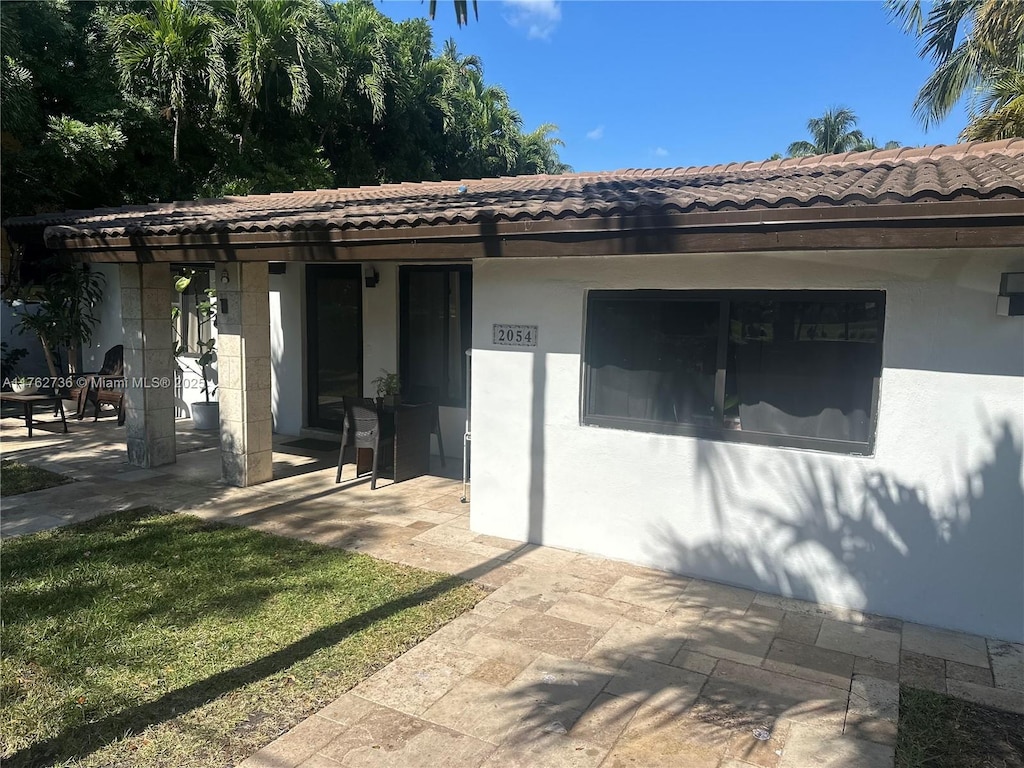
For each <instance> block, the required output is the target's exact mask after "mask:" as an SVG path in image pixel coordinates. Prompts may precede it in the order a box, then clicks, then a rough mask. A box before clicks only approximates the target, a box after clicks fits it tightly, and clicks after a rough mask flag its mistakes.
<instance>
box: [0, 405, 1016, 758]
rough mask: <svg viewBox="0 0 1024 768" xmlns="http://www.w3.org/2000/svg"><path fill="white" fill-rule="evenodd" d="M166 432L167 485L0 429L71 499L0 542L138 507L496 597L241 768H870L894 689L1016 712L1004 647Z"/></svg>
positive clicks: (436, 482)
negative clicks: (362, 557) (240, 466)
mask: <svg viewBox="0 0 1024 768" xmlns="http://www.w3.org/2000/svg"><path fill="white" fill-rule="evenodd" d="M177 427H178V434H177V447H178V457H177V459H178V460H177V463H175V464H170V465H166V466H162V467H160V468H158V469H138V468H136V467H132V466H130V465H129V464H128V463H127V460H126V456H125V450H124V442H123V436H124V433H123V431H121V430H119V429H117V428H116V427H115V426H114V424H113V422H112V421H111V420H101V421H100V422H98V423H96V424H92V423H91V422H73V423H72V424H71V425H70V428H71V433H70V434H68V435H63V434H57V433H50V432H47V431H45V429H46V428H45V427H43V428H40V429H39V430H38V431H37V432H36V435H35V436H34V437H33V438H32V439H31V440H29V439H28V438H27V437H26V436H25V434H24V433H25V430H24V427H23V426H22V425H21V424H20V423H19V422H16V421H14V420H11V419H8V420H4V421H3V422H2V424H0V439H2V441H3V453H4V456H5V457H6V458H17V459H19V460H21V461H23V462H30V463H33V464H38V465H39V466H42V467H44V468H46V469H50V470H52V471H56V472H61V473H64V474H67V475H70V476H72V477H74V478H75V480H76V482H75V483H72V484H69V485H65V486H61V487H57V488H52V489H48V490H44V491H39V492H36V493H33V494H29V495H27V496H20V497H13V498H11V499H9V500H8V499H5V500H4V504H3V507H4V514H3V519H2V522H0V528H2V533H3V536H5V537H6V536H12V535H18V534H23V533H29V532H32V531H36V530H42V529H45V528H49V527H53V526H56V525H63V524H67V523H70V522H74V521H77V520H82V519H88V518H89V517H94V516H96V515H100V514H104V513H106V512H108V511H111V510H113V509H120V508H129V507H135V506H142V505H154V506H158V507H161V508H173V509H179V510H182V511H187V512H189V513H191V514H195V515H198V516H200V517H203V518H206V519H211V520H219V521H223V522H227V523H231V524H238V525H246V526H252V527H255V528H259V529H261V530H265V531H269V532H273V533H277V534H280V535H283V536H292V537H298V538H304V539H309V540H312V541H317V542H320V543H323V544H327V545H329V546H338V547H344V548H347V549H352V550H358V551H361V552H365V553H367V554H370V555H373V556H375V557H379V558H383V559H386V560H389V561H394V562H399V563H405V564H408V565H412V566H417V567H421V568H428V569H431V570H435V571H442V572H446V573H451V574H456V575H459V576H462V577H464V578H467V579H471V580H474V581H477V582H479V583H481V584H483V585H485V586H487V587H489V588H492V589H493V590H494V591H493V592H492V593H491V594H490V595H489V596H488V597H487V598H486V599H485V600H484V601H483V602H481V603H480V604H478V605H477V607H476V608H475V609H473V610H472V611H470V612H468V613H466V614H464V615H463V616H461V617H460V618H458V619H456V620H455V621H453V622H452V623H450V624H449V625H447V626H446V627H445V628H444V629H442V630H441V631H439V632H437V633H435V634H434V635H432V636H431V637H429V638H427V639H426V640H424V641H423V642H422V643H421V644H420V645H418V646H417V647H416V648H414V649H413V650H411V651H409V652H407V653H406V654H405V655H404V656H402V657H400V658H398V659H397V660H396V661H394V662H393V663H391V664H390V665H388V666H387V667H385V668H384V669H382V670H381V671H380V672H378V673H377V674H375V675H374V676H372V677H371V678H369V679H367V680H365V681H364V682H363V683H361V684H360V685H358V686H357V687H356V688H354V689H353V690H352V691H350V692H349V693H347V694H345V695H344V696H342V697H341V698H339V699H338V700H337V701H335V702H334V703H332V704H331V705H329V706H328V707H327V708H325V709H324V710H322V711H321V712H320V713H318V714H317V715H314V716H313V717H311V718H309V719H308V720H306V721H305V722H303V723H301V724H300V725H298V726H297V727H295V728H293V729H292V730H291V731H289V732H288V733H286V734H284V735H283V736H282V737H281V738H279V739H278V740H277V741H275V742H273V743H271V744H270V745H268V746H267V747H266V748H265V749H263V750H261V751H260V752H259V753H257V754H256V755H254V756H253V757H251V758H250V759H249V760H247V761H246V762H245V763H244V764H243V765H245V766H246V768H254V767H255V766H261V767H264V768H291V767H292V766H305V767H306V768H313V767H314V766H337V765H347V766H371V765H380V766H384V765H402V766H417V765H422V766H432V767H433V766H459V767H460V768H461V767H462V766H470V767H472V766H481V765H486V766H499V765H500V766H538V765H543V766H560V765H567V766H569V765H571V766H597V765H604V766H625V765H643V766H651V767H653V766H659V765H666V766H667V765H672V766H677V765H681V764H685V765H687V766H718V767H720V768H741V767H742V766H751V765H753V766H762V767H763V768H774V767H775V766H781V767H782V768H785V767H786V766H811V765H814V766H819V765H821V766H855V765H864V766H884V765H891V764H892V760H893V745H894V742H895V734H896V722H897V716H898V701H899V699H898V695H899V689H898V685H899V683H901V682H902V683H905V684H910V685H913V686H917V687H922V688H927V689H931V690H938V691H942V692H948V693H950V694H953V695H956V696H960V697H963V698H967V699H970V700H973V701H978V702H980V703H983V704H986V705H989V706H995V707H998V708H1002V709H1007V710H1011V711H1016V712H1024V649H1022V647H1021V646H1020V645H1016V644H1011V643H1002V642H998V641H995V640H991V639H986V638H982V637H978V636H973V635H965V634H960V633H954V632H948V631H944V630H937V629H933V628H929V627H923V626H920V625H916V624H910V623H904V622H901V621H898V620H895V619H890V618H886V617H881V616H875V615H870V614H863V613H859V612H856V611H850V610H847V609H841V608H835V607H831V606H825V605H818V604H814V603H807V602H803V601H797V600H790V599H787V598H781V597H777V596H773V595H769V594H762V593H755V592H752V591H749V590H744V589H738V588H734V587H729V586H725V585H720V584H715V583H711V582H705V581H700V580H696V579H687V578H683V577H678V576H673V575H671V574H668V573H665V572H661V571H653V570H650V569H645V568H639V567H636V566H632V565H629V564H625V563H620V562H615V561H609V560H603V559H600V558H594V557H589V556H585V555H579V554H576V553H573V552H568V551H565V550H558V549H553V548H547V547H538V546H535V545H523V544H521V543H520V542H515V541H510V540H505V539H497V538H494V537H489V536H481V535H476V534H474V533H473V532H472V531H470V530H469V510H468V505H466V504H462V503H461V502H460V500H459V497H460V495H461V483H460V482H459V481H457V480H455V479H452V478H451V477H445V476H442V475H427V476H423V477H420V478H416V479H414V480H410V481H407V482H404V483H401V484H398V485H394V486H391V485H388V484H386V482H385V484H383V485H382V486H381V487H380V488H379V489H378V490H377V491H375V492H371V491H370V490H369V483H368V481H362V480H360V481H356V482H349V483H345V484H344V485H343V486H337V485H335V483H334V466H335V461H336V453H334V452H333V451H330V450H328V451H316V450H309V449H308V448H305V449H304V448H301V447H296V446H290V445H287V443H292V442H294V441H295V438H291V437H283V438H280V437H277V436H275V439H274V449H273V467H274V480H272V481H271V482H269V483H265V484H262V485H258V486H253V487H249V488H235V487H229V486H226V485H224V484H223V483H222V482H221V480H220V452H219V449H218V447H217V445H216V437H215V436H210V435H206V434H201V433H196V432H193V431H192V430H191V428H190V425H189V423H188V422H178V425H177ZM455 463H456V462H450V463H449V469H450V470H452V469H454V466H453V465H454V464H455ZM346 470H347V472H346V474H347V476H348V477H351V472H352V468H351V466H348V467H346Z"/></svg>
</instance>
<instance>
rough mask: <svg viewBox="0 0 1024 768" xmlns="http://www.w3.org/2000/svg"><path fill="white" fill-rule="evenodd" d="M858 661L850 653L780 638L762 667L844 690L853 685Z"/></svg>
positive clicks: (774, 643) (773, 643)
mask: <svg viewBox="0 0 1024 768" xmlns="http://www.w3.org/2000/svg"><path fill="white" fill-rule="evenodd" d="M855 658H856V657H854V656H851V655H849V654H847V653H840V652H839V651H831V650H829V649H827V648H819V647H817V646H814V645H805V644H803V643H795V642H793V641H792V640H784V639H782V638H778V637H777V638H775V640H774V641H773V642H772V646H771V649H770V650H769V651H768V656H767V657H766V658H765V660H764V663H763V665H762V666H764V668H765V669H770V670H772V671H773V672H782V673H783V674H786V675H792V676H793V677H799V678H803V679H804V680H811V681H813V682H817V683H825V684H826V685H832V686H835V687H836V688H843V687H845V686H848V685H849V684H850V677H851V675H853V665H854V659H855Z"/></svg>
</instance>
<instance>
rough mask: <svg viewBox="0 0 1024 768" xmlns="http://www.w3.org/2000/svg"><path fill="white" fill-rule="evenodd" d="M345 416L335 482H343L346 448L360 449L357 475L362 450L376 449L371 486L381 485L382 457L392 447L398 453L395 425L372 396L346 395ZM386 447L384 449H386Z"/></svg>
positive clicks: (344, 399)
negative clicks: (388, 420) (390, 422)
mask: <svg viewBox="0 0 1024 768" xmlns="http://www.w3.org/2000/svg"><path fill="white" fill-rule="evenodd" d="M342 408H343V409H344V411H345V420H344V422H343V424H342V428H341V448H340V450H339V451H338V474H337V476H336V477H335V478H334V482H335V483H340V482H341V468H342V465H343V464H344V463H345V448H346V447H354V448H355V450H356V477H358V476H359V451H360V450H361V449H369V450H371V451H373V472H372V474H371V476H370V490H371V491H373V490H376V489H377V471H378V469H379V468H380V465H381V459H382V458H383V457H384V456H386V455H387V453H388V450H387V449H389V448H390V449H391V453H394V443H395V433H394V429H393V428H392V427H390V426H389V425H388V423H387V422H386V421H385V420H384V419H383V418H382V416H383V414H382V412H381V410H380V408H379V407H378V405H377V403H376V402H375V401H374V400H372V399H371V398H362V397H346V398H343V399H342ZM382 451H383V452H382Z"/></svg>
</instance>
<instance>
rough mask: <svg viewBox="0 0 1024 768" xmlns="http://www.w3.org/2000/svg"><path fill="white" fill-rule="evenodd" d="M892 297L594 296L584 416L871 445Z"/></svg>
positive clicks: (817, 443) (787, 441) (785, 440)
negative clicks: (887, 300)
mask: <svg viewBox="0 0 1024 768" xmlns="http://www.w3.org/2000/svg"><path fill="white" fill-rule="evenodd" d="M884 300H885V297H884V294H883V293H882V292H880V291H875V292H844V291H817V292H811V291H760V292H750V291H722V292H710V291H594V292H591V293H590V295H589V297H588V305H587V306H588V308H587V325H586V351H585V360H584V365H585V378H586V390H585V393H586V396H585V400H584V412H583V419H584V423H587V424H595V425H598V426H608V427H618V428H623V429H641V430H647V431H654V432H677V433H682V434H705V435H708V436H711V437H720V438H723V439H729V440H746V441H753V442H764V443H773V444H780V445H795V446H799V447H817V448H823V449H826V450H845V451H850V452H864V451H865V450H866V449H869V448H870V443H871V439H872V433H873V423H874V405H875V399H876V388H877V380H878V377H879V376H880V373H881V340H882V323H883V319H884Z"/></svg>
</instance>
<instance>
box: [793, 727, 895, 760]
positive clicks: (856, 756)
mask: <svg viewBox="0 0 1024 768" xmlns="http://www.w3.org/2000/svg"><path fill="white" fill-rule="evenodd" d="M894 756H895V750H894V748H893V747H891V746H889V745H886V744H878V743H876V742H873V741H867V740H865V739H856V738H852V737H850V736H843V735H837V734H835V733H834V732H832V731H831V730H829V729H822V728H816V727H814V726H808V725H801V724H795V725H794V726H793V727H792V729H791V730H790V732H789V736H788V738H787V739H786V748H785V750H784V751H783V754H782V760H780V761H779V768H809V767H810V766H813V767H814V768H876V766H880V765H892V763H893V758H894Z"/></svg>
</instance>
